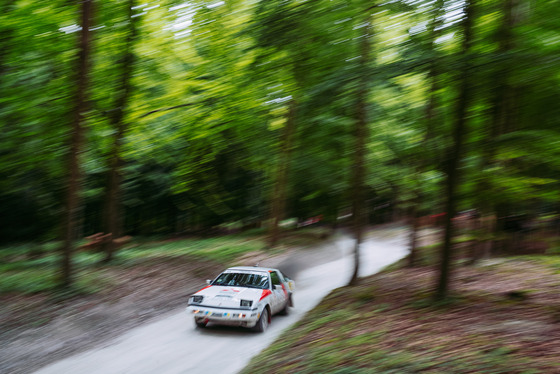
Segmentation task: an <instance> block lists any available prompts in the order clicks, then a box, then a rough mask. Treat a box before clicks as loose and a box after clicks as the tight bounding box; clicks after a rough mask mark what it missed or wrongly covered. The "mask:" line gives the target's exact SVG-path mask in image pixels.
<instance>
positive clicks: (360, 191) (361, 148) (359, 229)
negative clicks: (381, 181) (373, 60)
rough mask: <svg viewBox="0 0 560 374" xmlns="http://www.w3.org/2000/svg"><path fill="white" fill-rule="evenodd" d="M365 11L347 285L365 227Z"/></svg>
mask: <svg viewBox="0 0 560 374" xmlns="http://www.w3.org/2000/svg"><path fill="white" fill-rule="evenodd" d="M370 11H371V9H368V11H367V12H368V14H367V18H366V25H365V26H364V33H363V35H362V38H361V39H362V40H361V43H360V56H361V57H360V70H361V71H360V81H359V86H358V92H357V98H356V99H357V101H356V104H357V107H356V117H357V118H356V123H355V126H356V127H355V129H354V141H355V143H354V169H353V172H354V175H353V180H352V187H351V188H352V196H353V202H352V215H353V220H354V222H353V231H354V237H355V240H356V243H355V246H354V270H353V272H352V277H351V278H350V282H349V283H348V285H355V284H356V283H357V282H358V277H359V271H360V247H361V245H362V241H363V235H364V226H365V223H366V199H365V176H366V165H365V156H366V140H367V137H368V113H367V99H368V92H369V90H368V86H369V79H370V76H369V71H368V64H369V61H370V50H371V45H370V43H371V42H370V38H371V33H372V27H371V17H370V14H369V12H370Z"/></svg>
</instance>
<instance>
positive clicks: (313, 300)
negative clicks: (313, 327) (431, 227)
mask: <svg viewBox="0 0 560 374" xmlns="http://www.w3.org/2000/svg"><path fill="white" fill-rule="evenodd" d="M405 234H406V231H405V230H404V229H402V228H385V229H380V230H375V231H374V232H372V234H371V235H370V236H369V237H368V239H367V241H366V242H365V243H364V245H363V248H362V255H361V261H362V266H361V271H360V274H361V275H362V276H364V275H369V274H373V273H375V272H377V271H379V270H380V269H382V268H383V267H385V266H387V265H389V264H391V263H393V262H395V261H397V260H398V259H400V258H402V257H403V256H405V255H406V253H407V249H406V236H405ZM352 248H353V240H351V239H350V238H349V237H348V236H345V235H341V236H340V237H339V239H338V240H336V241H333V242H332V243H330V244H329V245H327V246H324V247H321V248H319V249H316V250H313V251H310V252H307V253H303V254H302V255H301V256H299V255H298V256H297V257H292V258H288V259H286V260H284V261H283V262H282V263H280V264H278V267H280V268H281V269H283V270H284V271H285V272H287V273H288V274H289V275H291V276H292V277H293V278H294V279H295V280H296V287H297V289H296V292H295V294H294V303H295V307H294V308H292V309H291V311H290V314H289V315H288V316H274V317H273V319H272V324H271V325H270V326H269V328H268V330H267V331H266V332H265V333H263V334H259V333H253V332H251V331H248V330H246V329H242V328H233V327H223V326H214V327H213V326H208V327H207V328H206V329H202V330H201V329H195V327H194V323H193V320H192V317H190V316H189V315H187V314H186V313H185V312H184V310H181V311H178V312H177V313H176V314H173V315H171V316H170V317H168V318H166V319H162V320H160V321H157V322H154V323H151V324H149V325H146V326H142V327H139V328H136V329H134V330H131V331H130V332H128V333H126V334H125V335H123V336H121V337H120V338H118V339H116V340H115V341H112V342H111V343H110V344H108V345H107V346H105V347H102V348H98V349H95V350H91V351H88V352H85V353H82V354H79V355H77V356H74V357H70V358H68V359H64V360H62V361H59V362H56V363H54V364H52V365H49V366H47V367H44V368H43V369H41V370H39V371H37V372H36V373H39V374H60V373H100V374H101V373H103V374H111V373H115V374H116V373H120V374H124V373H134V374H142V373H146V374H148V373H150V374H151V373H158V374H178V373H189V374H196V373H218V372H219V373H226V374H227V373H237V372H238V371H240V370H241V369H242V368H243V367H245V365H246V364H247V363H248V362H249V360H250V359H251V358H252V357H253V356H254V355H256V354H257V353H259V352H260V351H261V350H262V349H264V348H265V347H267V346H268V345H270V344H271V343H273V342H274V340H275V339H276V338H277V337H278V336H279V335H280V333H282V332H283V331H284V330H289V327H290V326H291V325H292V324H294V323H295V322H296V321H297V320H299V319H300V318H301V317H302V316H303V315H304V314H305V313H306V312H307V311H308V310H310V309H312V308H313V307H314V306H315V305H317V304H318V303H319V301H320V300H321V299H322V298H323V297H324V296H325V295H326V294H328V293H329V292H330V291H331V290H332V289H334V288H337V287H340V286H343V285H345V284H346V283H347V281H348V279H349V277H350V274H351V270H352V256H351V252H352ZM305 256H309V257H308V258H305ZM317 256H319V258H320V259H321V261H317V263H322V264H321V265H318V266H311V267H309V268H306V266H305V265H313V262H312V263H311V264H309V261H310V260H312V259H313V258H318V257H317ZM261 265H263V266H268V264H267V263H264V262H263V263H261Z"/></svg>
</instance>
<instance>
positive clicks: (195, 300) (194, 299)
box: [191, 295, 204, 304]
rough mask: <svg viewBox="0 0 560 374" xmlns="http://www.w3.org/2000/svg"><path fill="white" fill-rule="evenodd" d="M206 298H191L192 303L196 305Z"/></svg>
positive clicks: (198, 296)
mask: <svg viewBox="0 0 560 374" xmlns="http://www.w3.org/2000/svg"><path fill="white" fill-rule="evenodd" d="M203 298H204V296H200V295H194V296H193V297H192V298H191V302H192V303H196V304H200V303H201V302H202V299H203Z"/></svg>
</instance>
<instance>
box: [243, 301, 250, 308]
mask: <svg viewBox="0 0 560 374" xmlns="http://www.w3.org/2000/svg"><path fill="white" fill-rule="evenodd" d="M251 306H253V300H241V307H242V308H243V307H245V308H250V307H251Z"/></svg>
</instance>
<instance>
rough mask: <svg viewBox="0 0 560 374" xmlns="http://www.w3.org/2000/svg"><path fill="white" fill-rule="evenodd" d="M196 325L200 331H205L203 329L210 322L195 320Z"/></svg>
mask: <svg viewBox="0 0 560 374" xmlns="http://www.w3.org/2000/svg"><path fill="white" fill-rule="evenodd" d="M194 323H195V324H196V327H198V328H199V329H203V328H205V327H206V324H207V323H208V322H206V321H204V320H202V321H198V320H196V319H195V320H194Z"/></svg>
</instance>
